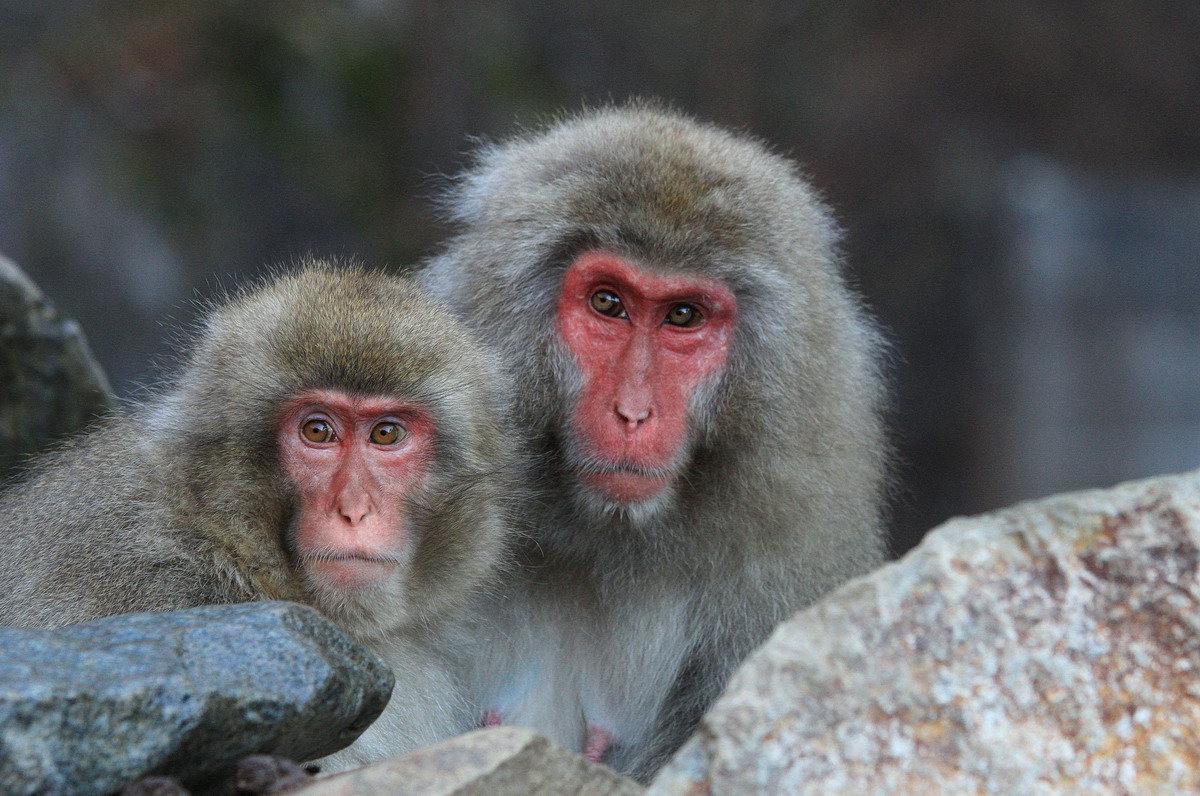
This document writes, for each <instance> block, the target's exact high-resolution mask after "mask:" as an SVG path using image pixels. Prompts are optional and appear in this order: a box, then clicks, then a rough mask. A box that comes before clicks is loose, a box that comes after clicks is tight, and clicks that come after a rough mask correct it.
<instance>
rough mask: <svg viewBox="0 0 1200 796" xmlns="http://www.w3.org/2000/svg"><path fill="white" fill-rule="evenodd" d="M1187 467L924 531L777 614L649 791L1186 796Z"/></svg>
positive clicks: (1195, 724) (1199, 532)
mask: <svg viewBox="0 0 1200 796" xmlns="http://www.w3.org/2000/svg"><path fill="white" fill-rule="evenodd" d="M1198 672H1200V473H1191V474H1187V475H1181V476H1173V477H1165V478H1158V479H1153V480H1148V481H1142V482H1138V483H1131V484H1126V485H1123V486H1119V487H1116V488H1114V489H1109V490H1097V491H1089V492H1082V493H1078V494H1073V495H1064V496H1059V497H1054V498H1050V499H1046V500H1040V501H1037V502H1031V503H1026V504H1022V505H1018V506H1015V507H1013V508H1009V509H1005V510H1003V511H998V512H995V513H993V514H987V515H984V516H980V517H975V518H972V519H955V520H952V521H950V522H948V523H946V524H945V525H943V526H941V527H940V528H938V529H936V530H934V531H932V532H930V534H929V535H928V537H927V538H926V540H925V541H924V542H923V543H922V544H921V545H920V546H919V547H918V548H916V549H915V550H914V551H912V552H911V553H910V554H909V555H907V556H905V557H904V558H903V559H902V560H900V561H899V562H897V563H894V564H890V565H888V566H886V567H884V568H882V569H881V570H879V571H877V572H875V573H873V574H871V575H869V576H867V577H864V578H860V579H858V580H856V581H853V582H851V583H849V584H847V585H846V586H844V587H843V588H841V589H840V590H838V591H836V592H834V593H833V594H831V595H830V596H828V597H827V598H826V599H825V600H823V601H822V602H820V603H818V604H816V605H815V606H813V607H811V608H809V609H807V610H805V611H804V612H802V613H800V614H798V615H796V616H795V617H794V618H792V619H790V620H789V621H787V622H786V623H785V624H784V625H782V626H781V627H780V628H779V629H778V630H777V631H776V632H775V634H774V635H773V636H772V637H771V639H770V640H769V641H768V642H767V643H766V644H765V645H764V646H763V647H761V648H760V649H759V650H757V651H756V652H755V653H754V654H753V655H752V656H751V657H750V658H749V659H748V660H747V661H746V663H745V664H744V665H743V666H742V668H741V669H740V670H739V671H738V672H737V673H736V674H735V675H734V677H733V679H732V681H731V682H730V685H729V688H728V689H727V691H726V693H725V694H724V695H723V696H722V697H721V698H720V699H719V700H718V701H717V702H716V703H715V705H714V706H713V708H712V710H711V711H710V712H709V714H708V715H707V716H706V717H705V719H704V720H703V722H702V724H701V726H700V728H699V731H698V732H697V733H696V735H694V736H693V737H692V738H691V739H690V740H689V741H688V742H687V743H686V744H685V746H684V747H683V748H682V749H681V750H680V752H679V753H678V754H677V755H676V757H675V758H674V760H673V761H672V762H671V763H670V764H668V766H667V767H666V768H665V769H664V770H663V771H662V772H661V773H660V775H659V776H658V777H657V778H656V779H655V780H654V781H653V783H652V784H651V787H650V790H649V792H650V793H652V794H702V793H752V792H771V793H864V794H866V793H981V792H986V793H1009V794H1033V793H1046V794H1050V793H1054V794H1059V793H1100V792H1106V793H1112V792H1122V793H1183V792H1191V793H1194V792H1197V790H1200V679H1198V677H1197V673H1198Z"/></svg>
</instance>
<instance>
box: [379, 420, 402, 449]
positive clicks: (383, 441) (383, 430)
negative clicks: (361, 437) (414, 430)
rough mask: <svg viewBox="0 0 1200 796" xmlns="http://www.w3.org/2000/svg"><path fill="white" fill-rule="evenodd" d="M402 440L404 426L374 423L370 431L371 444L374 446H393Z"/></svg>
mask: <svg viewBox="0 0 1200 796" xmlns="http://www.w3.org/2000/svg"><path fill="white" fill-rule="evenodd" d="M402 439H404V426H402V425H400V424H399V423H376V424H375V428H373V429H371V442H374V443H375V444H376V445H394V444H396V443H397V442H399V441H400V440H402Z"/></svg>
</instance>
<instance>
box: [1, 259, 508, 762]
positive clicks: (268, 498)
mask: <svg viewBox="0 0 1200 796" xmlns="http://www.w3.org/2000/svg"><path fill="white" fill-rule="evenodd" d="M505 390H506V388H505V387H504V384H503V383H502V380H500V381H498V378H497V375H496V368H495V367H494V365H493V363H492V362H491V361H490V360H489V359H488V358H487V357H486V356H485V355H484V353H483V351H482V350H481V349H480V348H479V347H478V346H477V345H475V344H474V343H473V342H472V338H471V336H470V335H469V333H468V332H467V331H466V329H464V328H463V327H462V326H461V324H459V323H458V322H457V321H455V320H454V318H453V317H452V316H450V314H449V313H447V312H446V311H445V310H443V309H441V308H439V307H438V306H437V305H436V304H434V303H433V302H431V301H429V300H427V299H425V298H424V297H423V296H422V295H421V294H420V292H419V291H418V290H417V289H416V288H415V287H413V286H412V285H411V284H410V283H408V282H406V281H404V280H402V279H399V278H395V277H390V276H387V275H385V274H383V273H381V272H375V271H370V270H366V269H361V268H357V267H348V266H337V265H333V264H327V263H309V264H307V265H306V266H305V267H302V268H299V269H296V270H294V271H292V272H290V273H285V274H284V275H282V276H279V277H278V278H276V279H274V280H273V281H268V282H266V283H265V284H263V285H261V286H259V287H257V288H253V289H249V290H246V291H244V292H242V293H240V294H238V295H235V296H233V297H232V298H230V299H229V300H228V301H227V302H225V303H224V304H223V305H221V306H219V307H217V308H216V309H214V310H213V311H212V312H211V313H210V314H209V315H208V317H207V319H206V321H205V322H204V325H203V328H202V330H201V331H200V333H199V335H198V340H197V341H196V344H195V347H194V350H193V351H192V352H191V354H190V357H189V358H188V359H187V360H186V361H185V363H184V364H183V366H182V368H181V369H180V372H179V374H178V376H177V377H176V378H175V380H174V381H173V382H172V383H171V384H169V385H168V386H166V388H165V389H164V390H162V391H161V392H160V393H159V394H158V395H157V397H154V398H151V399H149V400H148V401H147V402H146V403H145V404H144V405H142V406H140V407H138V408H135V409H132V410H129V411H125V412H120V413H117V414H115V415H114V416H112V417H110V418H109V419H108V420H106V421H104V422H103V423H101V424H100V425H99V426H97V427H96V428H94V429H93V430H91V431H90V432H89V433H87V434H86V435H85V436H84V437H82V438H81V439H79V440H78V441H76V443H75V444H73V445H71V446H69V447H67V448H64V449H63V450H61V451H58V452H57V453H54V454H51V455H49V456H47V457H46V458H45V459H43V460H42V461H41V462H40V463H38V464H37V465H36V466H35V469H34V474H33V475H32V477H31V478H30V479H29V480H28V481H26V482H25V483H23V484H21V485H19V486H17V487H15V488H14V489H12V490H11V491H9V492H8V493H7V494H6V495H5V496H3V498H0V537H2V538H3V540H4V542H3V544H2V545H0V624H4V625H16V626H22V627H56V626H61V625H65V624H68V623H73V622H80V621H84V620H90V619H94V618H97V617H101V616H106V615H109V614H117V613H125V612H131V611H167V610H174V609H178V608H186V607H191V606H197V605H202V604H211V603H232V602H242V601H250V600H268V599H282V600H295V601H299V602H305V603H309V604H311V605H313V606H314V607H316V608H317V609H318V610H320V611H321V612H322V613H324V614H325V615H326V616H327V617H329V618H330V619H332V620H333V621H335V622H337V623H338V624H339V625H340V626H341V627H342V628H343V629H345V630H346V631H348V632H349V633H350V634H351V635H353V636H355V637H357V638H358V639H359V640H361V641H362V642H364V643H366V644H367V645H370V646H372V647H373V648H374V649H376V650H377V651H378V652H379V653H380V654H381V655H382V656H383V657H384V659H385V660H386V661H387V662H388V663H389V664H390V665H391V666H392V668H393V669H394V671H395V674H396V681H397V686H396V689H395V692H394V693H393V695H392V699H391V702H390V703H389V705H388V707H387V709H386V710H385V712H384V714H383V715H382V716H381V718H380V719H379V720H378V721H377V722H376V723H375V724H374V725H372V727H371V728H369V729H368V730H367V732H366V733H365V734H364V735H363V736H362V737H361V738H360V739H359V740H358V741H357V742H356V743H355V744H354V745H353V746H352V747H351V748H350V749H349V750H347V751H345V752H341V753H338V755H336V756H335V759H334V764H335V766H337V765H347V764H350V763H355V762H365V761H368V760H375V759H380V758H383V757H390V756H395V755H398V754H401V753H403V752H406V751H408V750H410V749H412V748H414V747H416V746H420V745H424V744H427V743H431V742H434V741H437V740H441V739H443V738H445V737H448V736H450V735H453V734H455V733H456V732H458V731H459V730H460V729H462V727H463V725H464V724H466V725H469V724H470V723H471V718H470V716H472V715H473V714H472V713H471V712H469V711H468V709H467V708H466V703H465V702H464V701H463V700H462V697H461V694H459V693H458V689H457V687H456V686H455V684H454V682H453V679H452V677H451V674H450V667H449V665H448V663H447V659H448V658H457V657H458V656H459V655H460V654H461V651H460V650H459V649H458V647H457V646H456V644H457V642H456V639H457V638H458V633H457V631H456V630H455V627H456V623H457V621H458V615H459V613H460V612H461V611H462V609H463V608H464V606H465V605H466V604H467V603H468V602H469V599H470V598H471V596H472V594H473V592H475V591H476V590H477V589H478V587H479V586H480V584H481V582H482V581H483V580H484V579H485V578H486V577H488V576H489V573H490V572H491V571H492V570H493V568H494V565H495V562H496V561H497V559H498V557H499V556H500V555H501V551H502V549H503V547H504V545H505V544H506V541H505V540H506V538H507V533H506V528H507V523H506V522H505V520H504V511H503V504H504V502H505V501H507V497H506V495H507V493H508V491H509V487H508V485H507V484H508V482H509V481H510V480H511V476H509V475H506V474H505V473H506V470H507V468H508V467H509V465H508V457H509V455H510V454H509V447H510V446H509V444H508V443H507V441H506V440H507V438H508V437H507V435H506V434H502V431H501V429H500V426H499V425H498V419H499V413H500V411H501V410H502V409H503V405H504V403H505V400H506V399H505V397H504V396H505Z"/></svg>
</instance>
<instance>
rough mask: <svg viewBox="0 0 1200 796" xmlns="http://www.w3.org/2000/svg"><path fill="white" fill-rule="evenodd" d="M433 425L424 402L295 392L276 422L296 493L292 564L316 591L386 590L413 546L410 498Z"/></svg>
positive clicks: (422, 475)
mask: <svg viewBox="0 0 1200 796" xmlns="http://www.w3.org/2000/svg"><path fill="white" fill-rule="evenodd" d="M433 432H434V423H433V419H432V416H431V415H430V413H429V412H428V411H427V410H426V409H425V408H424V407H422V406H420V405H418V404H415V403H409V402H405V401H402V400H398V399H396V398H394V397H388V398H360V397H354V396H351V395H348V394H346V393H342V392H336V391H330V390H323V391H312V392H307V393H304V394H302V395H300V396H297V397H296V398H295V399H294V400H293V401H291V402H290V403H289V404H288V406H287V407H286V408H285V410H284V412H283V413H282V415H281V418H280V420H279V423H278V426H277V432H276V433H277V435H278V442H279V449H280V452H281V458H282V461H283V466H284V471H285V473H286V475H287V477H288V479H289V480H290V481H291V484H292V487H293V490H294V494H295V495H296V503H297V505H296V506H295V519H294V523H293V528H292V533H293V538H292V540H291V541H292V545H293V547H294V550H295V555H296V557H297V564H298V566H299V567H300V568H301V569H302V570H303V572H304V573H305V575H306V576H307V578H308V579H309V580H310V581H311V582H312V583H314V585H316V586H317V587H318V589H319V590H320V591H322V592H326V593H329V592H332V593H334V594H345V593H354V592H361V591H363V590H367V589H370V588H371V587H374V586H385V585H387V584H388V583H389V582H392V581H394V580H396V579H397V578H399V577H402V576H403V573H404V572H405V571H407V569H408V567H409V564H410V561H411V558H412V555H413V551H414V547H415V543H414V541H413V540H412V539H411V536H412V533H411V528H410V524H409V517H408V511H407V499H408V498H409V497H410V496H411V495H413V494H414V493H415V492H416V491H417V490H419V488H420V487H421V485H422V483H423V482H424V481H425V479H426V474H427V471H428V469H429V459H430V456H431V454H432V451H433V437H434V433H433Z"/></svg>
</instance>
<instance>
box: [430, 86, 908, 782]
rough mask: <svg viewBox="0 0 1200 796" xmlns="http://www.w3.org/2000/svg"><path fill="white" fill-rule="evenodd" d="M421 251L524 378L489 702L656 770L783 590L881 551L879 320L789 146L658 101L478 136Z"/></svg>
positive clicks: (812, 589)
mask: <svg viewBox="0 0 1200 796" xmlns="http://www.w3.org/2000/svg"><path fill="white" fill-rule="evenodd" d="M448 207H449V212H450V214H451V217H452V218H453V219H454V221H456V222H457V223H458V224H459V228H458V230H457V232H456V234H455V236H454V237H453V238H452V239H451V240H450V241H449V242H448V243H447V245H446V248H445V250H444V251H443V252H442V253H441V254H440V255H439V256H437V257H435V258H433V259H432V260H431V261H430V262H428V263H427V264H426V266H425V268H424V270H423V271H422V272H421V273H420V274H419V275H418V279H419V280H420V281H421V283H422V284H424V285H425V286H427V287H428V288H430V290H431V291H432V292H433V293H434V294H435V295H436V296H437V297H439V298H441V299H443V300H445V301H446V302H448V303H449V304H450V305H451V306H452V307H453V308H454V309H455V310H456V311H457V312H459V313H460V314H461V315H462V317H464V318H465V319H466V320H467V322H468V323H469V324H470V325H471V326H472V327H473V328H475V329H476V330H477V331H478V332H479V333H480V334H481V335H483V336H484V337H485V338H486V339H487V341H488V342H490V343H491V344H493V345H494V346H495V347H496V349H497V350H498V352H499V353H500V355H501V356H502V358H503V360H504V362H505V363H506V365H507V367H508V369H509V371H510V373H511V374H512V376H513V377H515V379H516V385H517V393H516V399H515V403H514V405H513V417H514V421H515V425H516V428H517V436H518V437H519V438H520V439H522V440H524V441H525V442H526V444H527V446H528V449H529V454H530V456H531V461H532V462H533V466H531V467H530V468H529V470H528V474H527V476H526V477H525V481H527V485H528V487H529V488H530V499H529V501H528V505H526V506H525V508H524V509H523V511H522V515H523V517H524V518H525V520H526V521H527V523H528V526H529V528H528V530H529V538H528V540H527V541H525V542H523V543H522V544H521V545H519V549H518V553H517V556H516V558H517V566H515V567H514V568H513V570H512V571H511V572H510V573H509V574H508V575H507V577H506V580H507V585H506V587H505V589H504V590H503V591H502V592H501V593H499V594H497V595H494V596H491V597H489V598H488V600H487V604H486V605H485V606H484V607H483V608H482V609H480V611H479V612H478V614H477V618H479V619H480V621H481V625H482V628H483V630H484V632H490V633H491V638H490V641H488V642H487V643H486V644H484V645H483V647H485V648H486V649H488V654H486V655H476V656H473V662H474V667H473V669H472V671H471V672H470V673H469V677H470V680H471V683H472V686H471V688H472V692H473V694H474V697H475V699H476V700H478V703H479V705H480V708H481V712H482V718H481V721H483V723H485V724H494V723H500V722H504V723H515V724H524V725H528V726H532V727H534V728H536V729H538V730H541V731H542V732H544V733H546V734H547V735H549V736H550V737H551V738H552V739H553V740H555V741H556V742H558V743H560V744H563V745H565V746H567V747H568V748H574V749H578V750H581V751H583V752H584V753H585V754H586V755H588V756H589V757H591V758H592V759H594V760H601V759H602V760H603V761H604V762H605V763H608V764H610V765H612V766H613V767H615V768H617V769H619V770H623V771H626V772H629V773H632V774H633V775H634V776H636V777H639V778H641V779H643V780H645V779H647V778H649V777H650V776H651V775H652V774H653V773H654V772H655V771H656V770H657V769H658V768H659V767H660V766H661V765H662V763H663V762H664V761H665V760H666V758H667V757H668V756H669V755H670V754H671V752H672V751H674V750H675V749H676V748H677V747H678V746H679V745H680V744H681V743H682V741H683V740H684V739H685V738H686V737H687V736H688V734H689V733H690V732H691V731H692V730H693V729H694V727H695V725H696V723H697V722H698V720H699V718H700V716H701V715H702V713H703V711H704V710H705V708H706V707H707V706H708V705H709V703H710V702H711V701H712V699H713V698H714V697H715V696H716V695H717V694H718V693H719V692H720V690H721V689H722V688H723V686H724V684H725V682H726V680H727V678H728V677H729V675H730V673H731V671H732V669H733V668H734V667H735V666H736V665H737V663H738V662H739V661H741V660H742V659H743V658H744V657H745V655H746V654H747V653H748V652H749V651H750V650H751V649H752V648H753V647H754V646H756V645H757V644H759V643H760V642H761V641H763V640H764V639H765V637H766V636H767V634H768V633H769V632H770V630H771V629H772V627H773V626H774V625H775V624H776V623H778V622H779V621H780V620H782V619H783V618H785V617H786V616H787V615H789V614H790V613H792V612H793V611H795V610H797V609H798V608H801V607H803V606H805V605H807V604H809V603H811V602H812V601H813V600H815V599H816V598H818V597H819V596H821V595H823V594H825V593H826V592H828V591H829V590H830V589H832V588H833V587H835V586H837V585H838V584H840V583H842V582H843V581H845V580H847V579H849V578H851V577H854V576H856V575H859V574H862V573H865V572H867V571H868V570H870V569H871V568H873V567H875V566H876V565H878V564H879V563H880V562H881V561H882V560H883V558H884V547H885V545H884V534H883V531H882V519H881V512H882V506H883V503H884V499H885V491H886V490H885V481H886V478H885V469H886V462H887V458H888V457H887V453H886V444H885V440H884V434H883V431H882V428H881V426H882V424H881V419H880V415H881V405H882V404H883V400H884V389H883V382H882V378H881V375H880V362H879V360H880V356H879V354H880V342H879V339H878V336H877V333H876V330H875V328H874V326H873V324H872V322H871V321H870V320H869V319H868V318H867V316H866V314H865V313H864V310H863V307H862V306H861V304H860V302H859V300H858V299H857V298H856V296H855V295H854V294H853V293H852V292H851V290H849V289H848V288H847V286H846V283H845V281H844V280H843V277H842V275H841V273H840V263H839V260H838V255H837V245H838V236H837V230H836V227H835V224H834V223H833V221H832V220H831V217H830V214H829V212H828V211H827V209H826V208H825V206H824V205H823V204H822V203H821V201H820V200H819V199H818V198H817V196H816V195H815V193H814V191H813V189H812V188H811V187H810V186H809V185H808V184H807V183H806V182H805V181H804V180H803V179H802V178H801V177H800V176H799V175H798V173H797V169H796V167H795V165H794V164H792V163H791V162H789V161H788V160H786V159H784V158H782V157H779V156H777V155H774V154H772V153H771V152H769V151H768V150H767V149H766V148H764V147H763V146H762V145H761V144H759V143H758V142H756V141H754V140H751V139H749V138H747V137H744V136H742V135H737V134H732V133H730V132H727V131H724V130H721V129H718V128H715V127H712V126H708V125H705V124H700V123H697V122H695V121H692V120H691V119H689V118H687V117H685V116H683V115H680V114H678V113H675V112H671V111H667V110H663V109H661V108H658V107H656V106H654V105H653V104H646V103H641V104H633V105H628V106H623V107H611V108H605V109H601V110H598V111H594V112H588V113H584V114H581V115H578V116H575V117H573V118H568V119H566V120H564V121H561V122H560V123H558V124H556V125H554V126H551V127H550V128H549V129H546V130H544V131H541V132H533V133H528V134H523V135H520V136H518V137H516V138H515V139H513V140H511V141H508V142H507V143H503V144H500V145H495V146H487V147H485V148H484V149H483V150H482V151H481V152H480V153H479V155H478V159H477V161H476V163H475V165H474V166H473V167H472V168H471V169H469V170H468V171H467V172H466V173H465V174H464V175H462V176H461V178H460V179H459V180H458V181H457V182H456V183H455V185H454V187H453V188H452V189H451V192H450V196H449V202H448Z"/></svg>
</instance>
